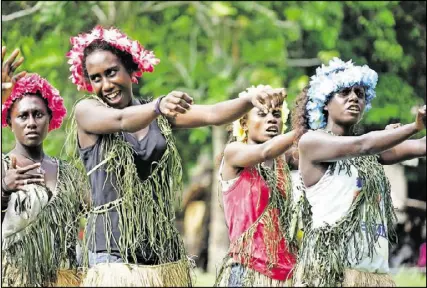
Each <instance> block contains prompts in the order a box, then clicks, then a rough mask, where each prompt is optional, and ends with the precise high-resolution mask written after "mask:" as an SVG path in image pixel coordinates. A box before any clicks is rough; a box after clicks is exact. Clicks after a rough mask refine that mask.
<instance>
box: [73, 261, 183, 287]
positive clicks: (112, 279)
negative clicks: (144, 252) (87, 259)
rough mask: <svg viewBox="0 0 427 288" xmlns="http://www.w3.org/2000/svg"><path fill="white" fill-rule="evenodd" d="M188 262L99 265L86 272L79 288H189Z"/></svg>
mask: <svg viewBox="0 0 427 288" xmlns="http://www.w3.org/2000/svg"><path fill="white" fill-rule="evenodd" d="M189 267H190V265H189V263H188V260H180V261H177V262H172V263H167V264H161V265H138V264H126V263H101V264H97V265H95V266H94V267H92V268H90V269H89V270H88V271H87V274H86V276H85V278H84V279H83V283H82V286H81V287H191V286H192V279H191V275H190V269H189Z"/></svg>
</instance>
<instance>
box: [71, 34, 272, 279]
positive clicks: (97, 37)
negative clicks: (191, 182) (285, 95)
mask: <svg viewBox="0 0 427 288" xmlns="http://www.w3.org/2000/svg"><path fill="white" fill-rule="evenodd" d="M71 44H72V49H71V51H70V52H69V53H68V54H67V57H69V58H70V59H69V62H68V63H69V64H71V69H70V71H71V79H72V82H73V83H74V84H76V85H77V88H78V89H79V90H80V89H86V90H87V91H89V92H94V93H95V95H92V96H90V98H89V99H84V100H82V101H80V102H78V103H77V104H76V106H75V113H73V125H72V129H71V131H70V133H69V134H68V135H69V137H70V138H69V141H67V143H71V144H72V149H71V153H72V156H74V158H75V160H76V165H80V166H81V165H82V164H83V165H84V168H85V170H86V172H87V174H88V176H89V178H90V183H91V188H92V204H93V208H92V209H91V211H90V212H89V214H88V225H87V229H86V233H85V241H84V242H85V243H86V245H85V247H84V253H83V257H84V260H83V266H84V267H89V270H88V271H87V275H86V278H85V280H84V282H83V285H86V286H104V285H108V286H109V285H117V286H191V284H192V283H191V278H190V266H191V265H190V262H189V260H188V258H187V256H186V253H185V250H184V246H183V243H182V239H181V237H180V235H179V233H178V231H177V229H176V227H175V223H174V218H175V211H174V210H175V208H174V207H175V206H174V202H175V201H174V200H175V198H176V195H177V193H179V192H181V187H182V181H181V180H182V166H181V159H180V157H179V154H178V151H177V149H176V146H175V144H174V139H173V136H172V130H171V128H172V127H173V128H192V127H200V126H206V125H222V124H225V123H229V122H231V121H234V120H236V119H238V118H240V117H241V116H243V115H244V114H245V113H246V112H247V111H249V110H250V109H251V108H252V107H253V106H254V105H257V106H258V107H259V108H261V109H263V110H268V109H269V108H270V107H271V106H274V105H275V104H276V105H278V103H279V100H278V97H277V96H276V95H274V93H269V92H263V93H258V94H250V95H247V96H246V97H242V98H239V99H234V100H230V101H225V102H222V103H218V104H215V105H193V100H192V98H191V97H189V96H188V95H187V94H186V93H182V92H177V91H174V92H171V93H169V94H168V95H166V96H162V97H159V98H157V99H156V100H155V101H153V102H148V101H143V100H136V99H135V98H134V97H133V93H132V82H133V83H135V82H137V77H140V76H142V73H143V72H152V71H153V70H154V65H157V64H158V63H159V59H157V58H155V56H154V54H153V52H151V51H148V50H145V49H144V48H143V47H142V46H141V45H140V44H139V42H138V41H134V40H131V39H129V38H128V37H127V36H126V35H125V34H123V33H121V32H120V31H119V30H117V29H115V28H111V29H104V28H102V27H100V26H98V27H95V28H94V29H93V30H92V31H91V32H90V33H88V34H83V35H79V36H77V37H73V38H71ZM77 151H78V152H79V153H77ZM80 159H81V160H82V162H83V163H81V162H80ZM82 168H83V167H82Z"/></svg>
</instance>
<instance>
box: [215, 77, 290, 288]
mask: <svg viewBox="0 0 427 288" xmlns="http://www.w3.org/2000/svg"><path fill="white" fill-rule="evenodd" d="M247 93H272V94H273V96H274V97H275V99H276V102H275V105H274V106H273V108H271V109H270V110H269V111H262V110H260V109H258V108H253V109H252V110H250V111H249V113H248V114H247V115H245V116H244V117H242V118H241V119H239V120H237V121H236V122H234V123H233V125H234V127H233V136H234V137H235V141H233V142H231V143H229V144H228V145H227V146H226V147H225V150H224V155H223V159H222V162H221V167H220V178H221V184H222V191H223V202H224V213H225V218H226V223H227V226H228V234H229V235H228V236H229V238H230V243H231V244H230V248H229V251H228V253H227V256H226V257H225V259H224V263H223V266H222V268H221V270H220V272H219V275H218V277H217V281H216V286H252V287H253V286H275V287H283V286H289V285H290V281H288V280H289V279H291V277H292V270H293V267H294V264H295V260H296V259H295V258H296V257H295V256H294V253H295V248H296V245H295V241H293V240H290V239H291V238H292V237H290V234H293V233H290V231H291V229H289V228H290V226H291V225H290V222H291V221H290V216H291V207H290V205H291V203H292V199H291V198H292V197H291V194H292V193H291V181H290V173H289V169H288V165H287V159H285V157H284V153H285V151H286V150H288V148H290V146H291V145H292V142H293V140H294V133H293V132H289V133H286V134H282V132H283V131H284V130H285V129H286V128H285V127H284V123H286V120H287V116H288V114H289V110H288V109H287V107H286V102H285V101H284V99H285V97H286V92H285V90H284V89H282V88H280V89H272V88H271V87H270V86H261V85H260V86H258V87H256V88H249V89H248V92H247ZM240 96H242V95H240ZM284 128H285V129H284ZM294 230H295V228H294Z"/></svg>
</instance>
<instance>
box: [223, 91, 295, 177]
mask: <svg viewBox="0 0 427 288" xmlns="http://www.w3.org/2000/svg"><path fill="white" fill-rule="evenodd" d="M283 98H284V97H283V96H281V99H282V101H283ZM242 122H243V123H242ZM241 125H242V128H243V130H245V131H246V133H247V143H242V142H232V143H230V144H228V145H227V146H226V147H225V150H224V166H223V169H222V175H223V179H224V180H230V179H233V178H236V177H237V176H238V174H239V173H240V171H241V170H242V168H245V167H252V166H254V165H256V164H258V163H265V165H267V166H270V167H271V166H272V163H273V161H272V160H273V159H275V158H277V157H283V155H284V153H285V151H287V150H288V149H289V147H291V146H292V143H293V141H294V136H295V134H294V132H293V131H291V132H288V133H286V134H280V132H281V131H282V127H283V121H282V113H281V110H280V109H270V111H269V112H268V113H265V112H264V111H262V110H260V109H258V108H252V109H251V110H250V111H249V113H248V114H247V116H246V117H245V119H243V121H241ZM286 159H291V158H286Z"/></svg>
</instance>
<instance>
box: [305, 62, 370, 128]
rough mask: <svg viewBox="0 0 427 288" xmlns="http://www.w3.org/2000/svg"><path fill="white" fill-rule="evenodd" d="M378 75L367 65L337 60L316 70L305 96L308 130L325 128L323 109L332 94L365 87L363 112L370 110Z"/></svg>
mask: <svg viewBox="0 0 427 288" xmlns="http://www.w3.org/2000/svg"><path fill="white" fill-rule="evenodd" d="M377 82H378V74H377V73H376V72H375V71H374V70H372V69H370V68H369V67H368V66H367V65H363V66H355V65H354V64H353V63H352V61H351V60H350V61H348V62H344V61H342V60H341V59H339V58H336V57H335V58H333V59H332V60H331V61H329V66H325V65H322V67H318V68H317V69H316V75H314V76H312V77H311V80H310V83H309V86H310V88H309V89H308V92H307V96H308V102H307V106H306V110H307V113H308V117H309V120H308V121H309V126H310V129H321V128H324V127H325V126H326V119H325V116H324V114H323V108H324V107H325V104H326V103H327V102H328V100H329V99H330V97H331V96H332V95H333V93H334V92H338V91H340V90H341V89H344V88H347V87H351V86H353V85H362V86H364V87H365V89H366V90H365V97H366V106H365V111H368V110H369V109H370V108H371V101H372V99H374V98H375V86H376V85H377Z"/></svg>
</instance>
